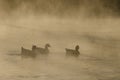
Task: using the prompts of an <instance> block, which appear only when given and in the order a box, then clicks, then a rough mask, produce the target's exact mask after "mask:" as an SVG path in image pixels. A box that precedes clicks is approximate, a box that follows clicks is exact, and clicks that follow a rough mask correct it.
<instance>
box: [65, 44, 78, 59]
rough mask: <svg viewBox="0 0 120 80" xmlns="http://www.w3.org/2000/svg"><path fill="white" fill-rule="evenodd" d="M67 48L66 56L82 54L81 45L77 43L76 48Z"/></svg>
mask: <svg viewBox="0 0 120 80" xmlns="http://www.w3.org/2000/svg"><path fill="white" fill-rule="evenodd" d="M65 50H66V56H76V57H78V56H79V55H80V52H79V45H77V46H76V47H75V50H73V49H67V48H66V49H65Z"/></svg>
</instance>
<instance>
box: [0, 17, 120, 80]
mask: <svg viewBox="0 0 120 80" xmlns="http://www.w3.org/2000/svg"><path fill="white" fill-rule="evenodd" d="M111 22H112V23H111ZM0 27H1V30H0V32H1V34H0V44H1V45H0V48H1V49H0V79H1V80H7V79H9V80H120V77H119V76H120V70H119V68H120V61H119V60H120V59H119V57H120V54H119V52H120V50H119V48H120V46H119V44H120V40H119V39H120V38H119V30H118V29H119V20H117V19H107V20H105V19H85V20H65V19H63V20H62V19H56V18H55V19H54V18H44V19H38V20H37V19H34V18H30V19H27V20H26V19H23V18H22V19H19V20H17V21H16V20H11V21H10V20H8V21H1V24H0ZM46 43H50V44H51V46H52V47H51V48H50V56H49V57H37V58H36V59H32V58H27V59H23V60H22V59H21V56H20V55H19V54H20V51H21V47H22V46H23V47H25V48H28V49H31V46H32V45H34V44H35V45H37V46H40V47H43V46H44V44H46ZM75 45H80V52H81V55H80V56H79V58H74V57H70V58H66V57H65V48H74V47H75Z"/></svg>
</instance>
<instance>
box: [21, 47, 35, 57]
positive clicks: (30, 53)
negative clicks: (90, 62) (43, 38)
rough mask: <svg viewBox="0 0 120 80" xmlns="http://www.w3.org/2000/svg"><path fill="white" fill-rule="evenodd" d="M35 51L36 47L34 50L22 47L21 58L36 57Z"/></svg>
mask: <svg viewBox="0 0 120 80" xmlns="http://www.w3.org/2000/svg"><path fill="white" fill-rule="evenodd" d="M35 49H36V46H32V50H29V49H25V48H23V47H21V56H22V57H36V53H35Z"/></svg>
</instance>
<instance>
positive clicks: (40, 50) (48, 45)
mask: <svg viewBox="0 0 120 80" xmlns="http://www.w3.org/2000/svg"><path fill="white" fill-rule="evenodd" d="M48 47H50V44H46V45H45V48H40V47H36V52H37V53H38V54H48V53H49V49H48Z"/></svg>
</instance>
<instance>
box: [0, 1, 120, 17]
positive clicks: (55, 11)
mask: <svg viewBox="0 0 120 80" xmlns="http://www.w3.org/2000/svg"><path fill="white" fill-rule="evenodd" d="M119 3H120V1H119V0H0V10H1V12H0V15H2V16H3V15H9V16H10V15H13V16H14V15H28V14H34V15H41V14H47V15H54V16H60V17H61V16H64V17H65V16H69V17H70V16H74V17H76V16H80V15H83V14H84V15H86V16H109V15H112V16H117V15H118V14H119V12H120V10H119V9H120V6H119Z"/></svg>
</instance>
